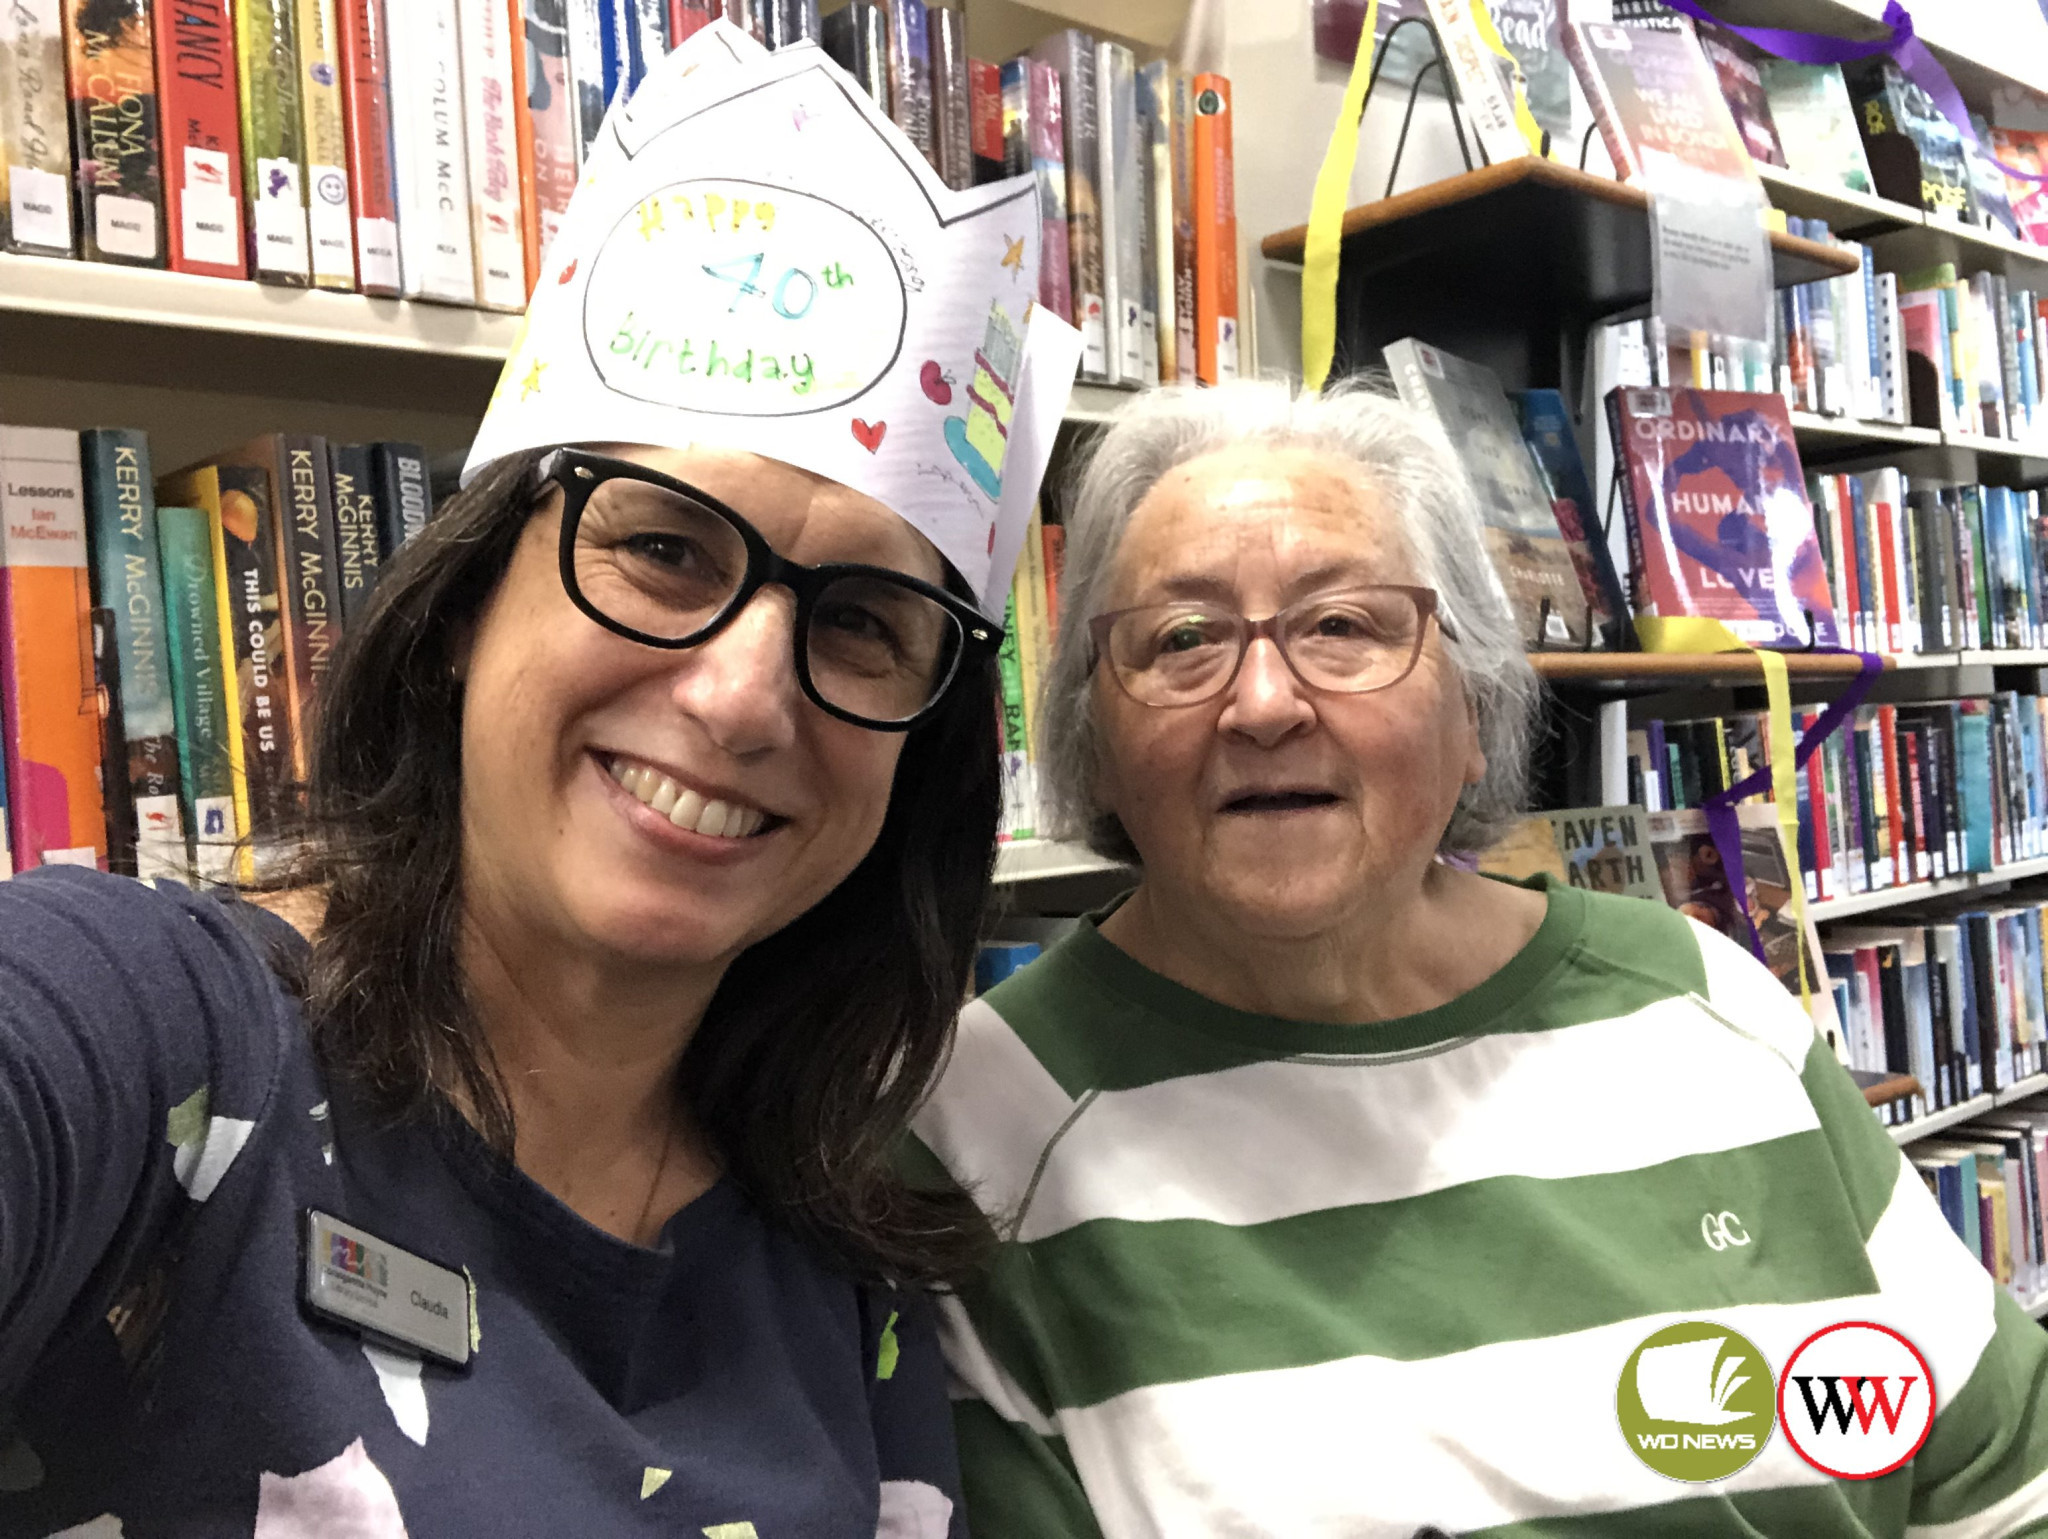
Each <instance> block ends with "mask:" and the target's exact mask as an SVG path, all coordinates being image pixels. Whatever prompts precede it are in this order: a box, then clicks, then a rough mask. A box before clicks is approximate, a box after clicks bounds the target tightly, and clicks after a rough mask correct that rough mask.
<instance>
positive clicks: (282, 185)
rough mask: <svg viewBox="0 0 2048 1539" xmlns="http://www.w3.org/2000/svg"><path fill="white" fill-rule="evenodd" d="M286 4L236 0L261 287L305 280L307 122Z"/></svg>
mask: <svg viewBox="0 0 2048 1539" xmlns="http://www.w3.org/2000/svg"><path fill="white" fill-rule="evenodd" d="M292 4H293V0H240V3H238V4H237V5H236V6H235V7H234V16H235V78H236V84H237V86H238V88H239V91H240V94H241V99H242V189H243V197H244V200H245V202H246V203H247V205H248V208H249V226H250V230H249V236H250V241H249V265H250V267H251V269H252V270H253V271H254V273H255V276H256V277H257V278H259V279H261V280H262V281H263V282H265V283H282V284H286V285H289V286H292V287H300V288H303V287H305V286H306V285H308V284H310V283H311V282H312V276H313V257H312V242H311V236H310V235H309V233H308V226H307V221H306V182H305V177H306V125H305V119H304V116H303V109H302V107H301V105H300V102H299V62H298V61H299V50H298V44H297V41H296V40H295V39H294V37H293V35H292V33H293V27H292Z"/></svg>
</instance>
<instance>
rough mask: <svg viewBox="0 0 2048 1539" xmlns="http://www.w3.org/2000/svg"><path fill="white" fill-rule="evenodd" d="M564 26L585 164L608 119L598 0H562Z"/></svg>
mask: <svg viewBox="0 0 2048 1539" xmlns="http://www.w3.org/2000/svg"><path fill="white" fill-rule="evenodd" d="M562 26H563V33H564V36H565V38H566V41H567V43H568V49H569V51H568V73H569V116H570V125H571V127H572V128H573V129H574V131H575V134H576V164H577V165H578V166H581V165H582V164H583V160H584V157H585V156H587V155H588V154H589V153H590V147H591V145H593V144H595V143H596V142H597V130H598V128H599V126H600V125H601V124H602V123H603V122H604V109H605V101H606V98H605V94H604V17H603V14H602V12H601V11H600V9H599V4H598V0H562Z"/></svg>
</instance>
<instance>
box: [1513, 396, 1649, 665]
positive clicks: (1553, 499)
mask: <svg viewBox="0 0 2048 1539" xmlns="http://www.w3.org/2000/svg"><path fill="white" fill-rule="evenodd" d="M1509 398H1510V399H1511V400H1513V402H1514V403H1515V414H1516V416H1517V417H1518V418H1519V419H1520V421H1521V425H1522V438H1523V440H1524V441H1525V442H1526V443H1527V444H1528V445H1529V451H1530V453H1532V454H1533V455H1534V456H1535V457H1536V467H1537V469H1538V470H1539V471H1541V472H1542V474H1543V480H1544V485H1545V488H1546V489H1547V490H1548V491H1549V493H1550V506H1551V511H1552V512H1553V513H1554V514H1555V515H1556V517H1557V527H1558V532H1559V533H1560V534H1562V535H1563V536H1564V542H1565V546H1566V548H1567V549H1568V550H1569V551H1570V552H1571V558H1572V565H1573V566H1574V567H1575V568H1576V569H1577V570H1578V574H1579V584H1580V586H1581V587H1582V588H1583V589H1584V590H1585V593H1586V601H1587V603H1588V604H1589V605H1590V606H1591V607H1592V612H1593V623H1594V624H1595V625H1596V626H1597V627H1598V628H1599V630H1600V633H1601V635H1602V636H1603V637H1604V638H1605V639H1606V643H1607V645H1608V646H1610V647H1619V646H1621V645H1622V644H1623V641H1624V636H1625V633H1626V628H1627V626H1628V619H1629V608H1628V597H1627V595H1626V594H1625V593H1623V591H1622V586H1621V577H1620V575H1619V574H1618V573H1617V572H1616V571H1615V569H1614V553H1613V551H1612V549H1611V548H1610V547H1609V545H1608V542H1607V534H1606V532H1605V530H1604V529H1603V528H1602V527H1601V518H1600V512H1601V510H1600V504H1599V502H1598V500H1597V499H1596V498H1595V497H1594V495H1593V486H1592V482H1591V481H1590V480H1589V479H1588V478H1587V476H1586V462H1585V460H1584V459H1583V458H1581V456H1580V454H1579V440H1578V436H1577V434H1576V433H1575V432H1574V431H1573V429H1572V417H1571V413H1570V412H1569V411H1568V410H1567V409H1566V408H1565V404H1564V396H1563V395H1562V394H1561V393H1560V392H1558V391H1556V390H1516V391H1511V392H1509Z"/></svg>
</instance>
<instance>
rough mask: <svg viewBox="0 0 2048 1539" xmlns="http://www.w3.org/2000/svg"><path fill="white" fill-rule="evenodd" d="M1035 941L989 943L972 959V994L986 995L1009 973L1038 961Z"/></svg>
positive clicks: (1041, 949) (1039, 947)
mask: <svg viewBox="0 0 2048 1539" xmlns="http://www.w3.org/2000/svg"><path fill="white" fill-rule="evenodd" d="M1043 949H1044V948H1043V947H1041V946H1040V945H1039V944H1038V943H1037V942H1036V941H991V942H989V943H988V944H987V945H985V946H983V947H982V948H981V950H980V951H979V952H977V953H976V954H975V958H974V992H975V993H977V994H986V993H987V992H988V991H989V990H990V989H992V988H994V987H995V986H996V985H997V984H998V983H1001V982H1002V981H1003V980H1004V979H1005V978H1007V977H1009V976H1010V974H1011V973H1014V972H1016V971H1017V970H1018V969H1019V968H1021V967H1024V966H1025V965H1027V964H1028V963H1031V962H1034V961H1036V960H1037V959H1038V957H1039V955H1040V953H1041V952H1042V951H1043Z"/></svg>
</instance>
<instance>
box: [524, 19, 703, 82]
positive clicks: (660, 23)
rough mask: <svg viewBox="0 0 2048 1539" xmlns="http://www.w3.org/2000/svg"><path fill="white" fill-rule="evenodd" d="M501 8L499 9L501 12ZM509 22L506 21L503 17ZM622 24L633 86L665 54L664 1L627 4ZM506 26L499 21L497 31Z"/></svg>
mask: <svg viewBox="0 0 2048 1539" xmlns="http://www.w3.org/2000/svg"><path fill="white" fill-rule="evenodd" d="M502 8H503V7H502V4H501V6H500V9H502ZM507 20H509V17H507ZM626 23H627V32H628V37H629V40H630V41H631V43H632V45H633V74H632V80H633V84H634V85H635V86H638V85H639V84H640V82H641V81H642V80H643V79H645V78H646V75H647V72H648V71H649V70H650V69H652V68H653V67H654V66H655V65H657V64H659V63H660V62H661V60H662V56H663V55H664V54H666V53H667V52H668V3H667V0H627V5H626ZM505 25H506V22H505V21H500V23H499V27H500V30H503V29H504V27H505Z"/></svg>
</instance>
